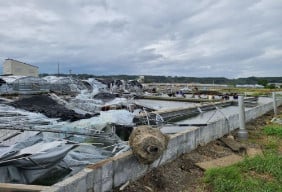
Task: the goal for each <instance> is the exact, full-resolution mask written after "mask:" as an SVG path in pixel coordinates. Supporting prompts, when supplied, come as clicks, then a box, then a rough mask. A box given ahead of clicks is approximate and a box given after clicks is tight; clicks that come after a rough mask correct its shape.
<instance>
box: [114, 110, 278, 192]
mask: <svg viewBox="0 0 282 192" xmlns="http://www.w3.org/2000/svg"><path fill="white" fill-rule="evenodd" d="M278 111H279V114H281V112H282V107H279V108H278ZM272 118H273V112H272V111H271V112H269V113H267V114H265V115H263V116H261V117H259V118H257V119H255V120H252V121H251V122H249V123H247V125H246V128H247V129H248V132H249V140H248V141H245V142H244V144H245V145H246V146H250V147H255V148H260V145H259V144H257V143H259V140H260V139H261V137H260V136H258V135H259V134H260V130H261V128H262V127H263V126H265V125H266V124H268V123H269V122H270V121H271V119H272ZM232 135H233V136H234V137H235V140H236V132H233V133H232ZM230 154H234V152H233V151H232V150H231V149H230V148H228V147H227V146H226V145H225V144H224V143H223V142H221V141H220V140H216V141H213V142H210V143H208V144H207V145H205V146H199V147H198V148H197V149H195V150H194V151H192V152H190V153H187V154H183V155H182V156H180V157H179V158H177V159H176V160H174V161H173V162H170V163H167V164H165V165H163V166H160V167H158V168H156V169H154V170H152V171H150V172H148V173H147V174H146V175H145V176H143V177H141V178H139V179H138V180H137V181H134V182H130V184H129V185H128V186H127V187H125V188H124V189H123V190H122V191H124V192H158V191H162V192H166V191H167V192H172V191H173V192H174V191H182V192H189V191H191V192H196V191H199V192H211V191H212V189H211V188H209V187H208V186H207V185H205V183H204V182H203V181H202V179H203V175H204V171H203V170H201V169H200V168H198V167H197V166H196V165H195V163H198V162H203V161H207V160H212V159H216V158H220V157H224V156H227V155H230ZM241 155H242V154H241ZM114 191H115V192H117V191H120V187H118V188H116V189H115V190H114Z"/></svg>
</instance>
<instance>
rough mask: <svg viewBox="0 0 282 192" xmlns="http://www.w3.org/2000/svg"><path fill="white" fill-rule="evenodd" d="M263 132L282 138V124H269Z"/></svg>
mask: <svg viewBox="0 0 282 192" xmlns="http://www.w3.org/2000/svg"><path fill="white" fill-rule="evenodd" d="M263 132H264V133H265V134H266V135H273V136H278V137H280V138H282V125H279V124H271V125H267V126H265V127H264V128H263Z"/></svg>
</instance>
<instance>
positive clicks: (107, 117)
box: [66, 110, 134, 131]
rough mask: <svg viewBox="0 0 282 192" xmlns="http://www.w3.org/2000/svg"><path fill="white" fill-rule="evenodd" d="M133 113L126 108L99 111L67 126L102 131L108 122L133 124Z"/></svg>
mask: <svg viewBox="0 0 282 192" xmlns="http://www.w3.org/2000/svg"><path fill="white" fill-rule="evenodd" d="M133 118H134V114H133V113H130V112H129V111H127V110H109V111H101V113H100V116H96V117H92V118H90V119H82V120H79V121H75V122H72V123H70V124H67V125H66V127H68V128H84V129H94V130H97V131H102V130H103V129H104V128H105V127H106V126H107V125H109V124H118V125H127V126H133V125H134V124H133Z"/></svg>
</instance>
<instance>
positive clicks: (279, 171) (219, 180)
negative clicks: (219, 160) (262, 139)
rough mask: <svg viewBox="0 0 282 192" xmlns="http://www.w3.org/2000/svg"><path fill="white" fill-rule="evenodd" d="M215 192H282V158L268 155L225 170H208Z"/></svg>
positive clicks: (207, 175)
mask: <svg viewBox="0 0 282 192" xmlns="http://www.w3.org/2000/svg"><path fill="white" fill-rule="evenodd" d="M204 181H205V182H207V183H208V184H210V185H211V186H212V188H213V189H214V191H219V192H221V191H222V192H223V191H282V186H281V182H282V157H281V156H279V155H277V154H273V153H268V154H265V156H256V157H254V158H247V159H245V160H244V161H242V162H240V163H238V164H235V165H232V166H229V167H225V168H216V169H210V170H207V171H206V173H205V177H204Z"/></svg>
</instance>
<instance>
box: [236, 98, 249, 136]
mask: <svg viewBox="0 0 282 192" xmlns="http://www.w3.org/2000/svg"><path fill="white" fill-rule="evenodd" d="M238 103H239V124H240V128H239V131H238V139H241V140H245V139H248V131H247V130H246V126H245V106H244V96H239V97H238Z"/></svg>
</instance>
